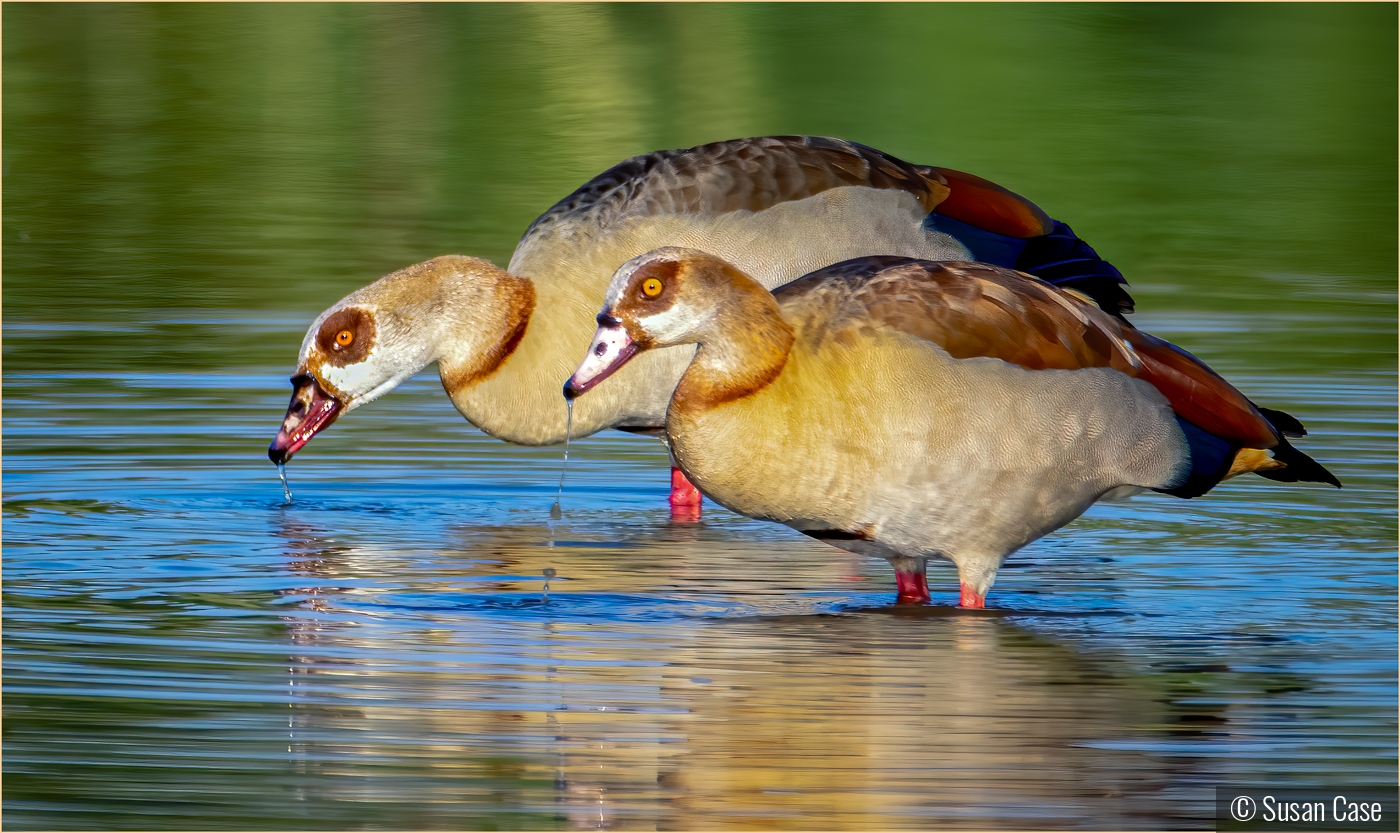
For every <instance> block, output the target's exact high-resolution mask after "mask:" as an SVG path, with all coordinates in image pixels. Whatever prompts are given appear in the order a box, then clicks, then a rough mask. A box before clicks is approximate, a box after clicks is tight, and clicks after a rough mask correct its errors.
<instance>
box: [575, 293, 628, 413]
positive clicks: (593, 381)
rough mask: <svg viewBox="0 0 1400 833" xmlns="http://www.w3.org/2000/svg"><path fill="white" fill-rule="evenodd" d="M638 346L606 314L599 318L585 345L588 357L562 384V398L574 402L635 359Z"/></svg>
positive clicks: (618, 323) (617, 322) (616, 321)
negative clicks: (588, 342) (590, 338)
mask: <svg viewBox="0 0 1400 833" xmlns="http://www.w3.org/2000/svg"><path fill="white" fill-rule="evenodd" d="M637 352H638V348H637V345H636V344H635V343H634V342H633V341H632V337H631V336H629V335H627V330H625V329H623V327H622V322H621V321H618V320H617V319H616V318H613V317H612V316H611V315H608V314H607V313H600V314H599V315H598V332H596V333H594V334H593V343H592V344H589V345H588V355H587V356H585V357H584V359H583V362H582V363H581V364H580V365H579V366H578V370H575V371H574V375H572V376H570V377H569V381H567V382H565V383H564V398H565V399H574V398H577V397H579V396H581V395H583V394H584V393H586V392H587V391H589V390H592V389H593V387H594V386H595V385H597V384H598V383H599V382H601V381H603V380H604V379H606V378H608V377H609V376H611V375H613V374H614V373H616V372H617V371H618V368H620V367H622V366H623V365H624V364H627V362H628V361H629V360H630V359H631V358H632V357H633V356H635V355H637Z"/></svg>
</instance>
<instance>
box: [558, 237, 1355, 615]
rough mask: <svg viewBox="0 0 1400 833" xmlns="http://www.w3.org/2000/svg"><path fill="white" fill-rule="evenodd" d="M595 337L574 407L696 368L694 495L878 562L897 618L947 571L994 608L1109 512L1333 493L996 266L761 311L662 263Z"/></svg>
mask: <svg viewBox="0 0 1400 833" xmlns="http://www.w3.org/2000/svg"><path fill="white" fill-rule="evenodd" d="M598 322H599V326H598V329H597V332H596V334H595V336H594V340H593V343H592V345H591V347H590V349H589V352H588V353H587V355H586V357H585V359H584V360H583V363H582V364H581V365H579V367H578V370H577V371H576V372H575V373H574V375H573V376H572V377H571V378H570V380H569V381H568V383H566V386H565V396H567V397H571V398H572V397H578V396H580V394H582V393H584V392H585V391H589V390H591V389H593V388H594V387H595V386H597V385H598V384H599V382H601V381H602V380H603V379H606V378H607V377H608V376H609V375H611V374H613V373H614V372H616V371H617V370H618V369H619V368H621V367H623V366H624V365H626V364H627V363H628V362H629V361H633V360H634V359H633V356H636V357H637V358H638V359H645V358H646V356H647V355H648V354H649V352H650V351H652V350H657V349H667V348H675V347H677V346H680V345H690V344H698V345H699V349H698V350H697V351H696V352H695V353H694V355H693V357H692V358H691V360H690V362H689V365H688V366H687V368H686V370H685V373H684V375H683V376H682V377H681V380H680V383H679V385H678V386H677V387H676V390H675V395H674V397H673V398H672V400H671V404H670V407H669V410H668V413H667V418H666V433H667V436H668V437H669V439H670V443H671V451H672V454H673V455H674V457H675V460H676V461H677V462H678V463H679V464H680V466H681V468H682V470H683V471H684V472H685V474H686V475H687V476H688V477H689V478H690V480H691V482H692V483H694V484H695V485H697V486H698V487H699V488H700V490H701V491H702V492H703V493H704V494H706V495H708V496H709V497H710V498H712V499H713V500H715V501H716V502H718V503H719V504H721V505H723V506H726V507H728V508H730V509H732V510H734V511H736V512H739V513H742V514H744V515H748V516H749V517H753V518H759V519H763V520H771V521H778V522H779V523H784V524H787V525H788V526H791V527H793V528H794V529H797V530H800V531H801V532H804V533H806V534H808V535H811V536H813V537H816V538H819V539H822V540H824V541H827V542H829V543H831V544H833V545H834V546H837V547H839V548H841V549H845V550H850V551H853V552H862V553H869V554H873V555H879V556H882V557H884V558H887V559H889V560H890V562H891V563H892V564H893V565H894V567H895V570H896V575H897V579H898V585H899V597H898V598H899V600H900V601H905V602H923V601H927V600H928V589H927V581H926V579H925V566H926V563H927V559H928V558H930V557H935V556H938V557H943V558H947V559H949V560H951V561H952V562H953V563H954V564H955V565H957V568H958V575H959V578H960V581H961V584H962V593H961V604H962V605H963V606H965V607H982V606H983V603H984V599H985V597H986V594H987V590H988V589H989V588H990V587H991V586H992V581H993V579H994V578H995V577H996V573H997V570H998V568H1000V566H1001V564H1002V562H1003V561H1004V560H1005V559H1006V557H1007V556H1008V555H1010V554H1011V553H1012V552H1014V551H1016V550H1017V549H1019V548H1020V547H1022V546H1024V545H1026V544H1027V543H1029V542H1031V541H1034V540H1036V539H1037V538H1040V537H1041V536H1043V535H1045V534H1047V533H1049V532H1051V531H1053V530H1055V529H1058V528H1060V527H1061V526H1064V525H1065V524H1067V523H1069V522H1070V521H1072V520H1074V519H1075V518H1077V517H1079V515H1080V514H1082V513H1083V512H1084V511H1085V510H1086V509H1088V508H1089V506H1090V505H1092V504H1093V503H1094V502H1095V501H1097V500H1100V499H1102V498H1106V497H1125V496H1128V495H1129V494H1135V493H1137V492H1140V491H1143V490H1146V489H1154V490H1157V491H1161V492H1166V493H1168V494H1173V495H1177V496H1180V497H1195V496H1197V495H1201V494H1204V493H1205V492H1206V491H1207V490H1209V489H1210V488H1212V487H1213V486H1215V485H1216V484H1217V483H1219V482H1220V481H1221V480H1223V479H1225V478H1227V477H1233V476H1235V475H1238V474H1243V473H1245V472H1257V473H1258V474H1261V475H1263V476H1264V477H1267V478H1270V479H1273V480H1282V481H1297V480H1309V481H1318V482H1323V483H1330V484H1332V485H1334V486H1340V485H1341V484H1340V483H1338V482H1337V479H1336V478H1335V477H1333V476H1332V474H1331V473H1330V472H1328V471H1327V470H1326V469H1325V468H1323V467H1322V466H1321V465H1319V464H1318V463H1317V462H1315V461H1314V460H1312V459H1311V458H1310V457H1308V456H1307V455H1306V454H1304V453H1303V452H1301V451H1299V450H1297V449H1296V448H1294V447H1293V446H1292V445H1290V444H1289V443H1288V441H1287V440H1286V439H1285V438H1284V433H1289V434H1292V435H1295V436H1296V435H1300V434H1301V433H1303V429H1302V426H1301V425H1300V424H1298V422H1297V420H1294V419H1293V418H1292V417H1290V416H1288V415H1286V414H1282V413H1279V412H1274V411H1267V412H1264V413H1261V411H1260V410H1258V409H1256V408H1255V407H1254V406H1253V405H1252V404H1251V403H1250V402H1249V400H1248V399H1246V398H1245V397H1244V396H1243V395H1242V394H1241V393H1240V392H1239V391H1238V390H1236V389H1235V388H1234V387H1232V386H1231V385H1230V384H1229V383H1228V382H1226V381H1225V380H1224V379H1223V378H1221V377H1220V376H1218V375H1217V374H1216V373H1215V372H1213V371H1212V370H1211V369H1210V368H1208V367H1206V366H1205V365H1204V364H1202V363H1201V362H1200V361H1199V360H1198V359H1196V358H1195V357H1193V356H1191V355H1190V354H1189V353H1187V352H1185V351H1184V350H1181V349H1180V348H1177V347H1175V346H1173V345H1171V344H1169V343H1167V342H1165V341H1162V340H1161V339H1158V338H1154V337H1153V336H1150V335H1148V334H1147V333H1144V332H1142V331H1140V330H1137V329H1134V328H1133V327H1132V326H1130V325H1127V324H1125V323H1123V322H1122V321H1120V320H1118V319H1116V318H1114V317H1113V316H1110V315H1108V314H1106V313H1104V312H1103V311H1101V310H1100V309H1098V308H1097V307H1096V306H1094V305H1093V304H1090V303H1086V302H1084V301H1083V300H1081V299H1080V298H1078V297H1076V296H1075V295H1072V294H1070V293H1068V292H1063V291H1061V290H1059V289H1057V288H1055V287H1053V286H1051V285H1049V284H1047V283H1045V282H1043V281H1041V280H1039V279H1037V278H1034V277H1031V276H1029V275H1026V274H1022V273H1019V272H1014V271H1011V270H1008V269H1002V268H999V267H995V266H989V265H987V264H981V263H933V262H929V261H924V260H915V259H911V258H904V257H865V258H858V259H855V260H849V261H846V262H844V263H838V264H835V265H833V266H829V267H827V268H825V269H821V270H819V271H817V272H814V273H812V274H810V275H807V276H806V277H803V278H801V279H799V280H796V281H793V282H792V283H789V284H787V285H786V286H784V287H782V288H781V289H779V290H778V291H777V292H775V293H769V292H768V291H767V290H766V289H765V288H764V287H763V285H762V284H760V283H759V282H758V281H756V280H754V279H753V278H751V277H749V276H748V275H747V274H745V273H744V272H743V271H742V270H741V269H739V268H737V267H735V266H733V265H731V264H730V263H728V262H726V261H724V260H722V259H720V258H718V257H715V256H713V255H710V254H706V253H703V252H699V251H695V250H691V249H681V248H664V249H660V250H658V251H655V252H651V253H648V254H646V255H642V256H640V257H638V258H636V259H634V260H632V261H629V262H628V263H626V264H624V265H623V266H622V267H621V268H620V269H619V270H618V272H617V274H616V276H615V277H614V278H613V281H612V284H611V286H609V288H608V293H607V297H606V300H605V303H604V306H603V310H602V312H601V313H600V314H599V315H598ZM600 389H601V388H600ZM591 396H592V394H589V395H588V396H584V397H582V398H581V399H579V400H578V401H579V403H583V402H586V401H587V400H588V399H589V398H590V397H591ZM1265 413H1267V414H1269V416H1268V417H1266V416H1265ZM1271 420H1272V421H1271Z"/></svg>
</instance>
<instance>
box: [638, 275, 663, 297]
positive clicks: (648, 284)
mask: <svg viewBox="0 0 1400 833" xmlns="http://www.w3.org/2000/svg"><path fill="white" fill-rule="evenodd" d="M664 288H665V285H664V284H662V283H661V281H659V280H657V279H656V278H647V279H646V280H644V281H642V294H643V295H645V296H647V297H648V298H655V297H656V296H657V295H660V294H661V290H662V289H664Z"/></svg>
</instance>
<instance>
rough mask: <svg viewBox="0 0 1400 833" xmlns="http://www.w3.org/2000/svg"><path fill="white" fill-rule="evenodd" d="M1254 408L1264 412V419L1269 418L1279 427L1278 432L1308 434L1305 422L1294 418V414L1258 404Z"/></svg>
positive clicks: (1298, 434) (1286, 435)
mask: <svg viewBox="0 0 1400 833" xmlns="http://www.w3.org/2000/svg"><path fill="white" fill-rule="evenodd" d="M1250 404H1251V405H1253V404H1254V403H1252V402H1251V403H1250ZM1254 408H1255V410H1257V411H1259V413H1261V414H1263V415H1264V419H1267V420H1268V421H1269V424H1270V425H1272V426H1274V428H1276V429H1278V432H1279V433H1280V434H1282V435H1284V436H1285V437H1306V436H1307V435H1308V429H1306V428H1304V427H1303V423H1301V422H1299V421H1298V420H1297V419H1294V417H1293V415H1292V414H1285V413H1284V412H1283V411H1275V410H1274V409H1273V408H1260V407H1259V406H1258V405H1254Z"/></svg>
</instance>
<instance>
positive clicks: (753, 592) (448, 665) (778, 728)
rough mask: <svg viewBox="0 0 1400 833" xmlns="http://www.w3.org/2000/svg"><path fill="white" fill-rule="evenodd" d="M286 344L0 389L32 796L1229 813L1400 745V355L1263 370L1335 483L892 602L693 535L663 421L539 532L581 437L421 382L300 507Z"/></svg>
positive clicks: (829, 566) (742, 544)
mask: <svg viewBox="0 0 1400 833" xmlns="http://www.w3.org/2000/svg"><path fill="white" fill-rule="evenodd" d="M1142 318H1147V317H1146V316H1144V317H1142ZM1174 321H1175V319H1173V318H1170V317H1168V318H1163V319H1161V320H1160V321H1159V322H1158V323H1159V325H1160V326H1158V327H1156V328H1155V329H1156V330H1157V331H1159V332H1164V333H1169V332H1170V331H1171V330H1172V328H1173V326H1174ZM217 323H218V325H219V326H221V327H243V326H253V325H254V323H255V322H252V321H245V320H240V319H236V318H235V319H219V320H218V322H217ZM298 323H299V322H293V321H290V320H288V321H285V322H281V323H279V324H277V325H276V326H278V327H285V328H286V333H285V335H287V336H289V337H290V336H293V335H295V333H296V331H297V330H299V326H297V325H298ZM1141 323H1144V325H1146V324H1147V323H1150V319H1148V320H1146V321H1142V322H1141ZM1178 323H1179V322H1178ZM1253 323H1254V324H1255V325H1256V326H1252V327H1248V328H1246V329H1247V330H1248V331H1249V332H1252V333H1255V334H1256V335H1257V334H1260V333H1267V332H1268V329H1269V325H1268V322H1265V321H1259V322H1253ZM174 326H175V325H174V324H173V323H171V322H161V321H153V322H147V323H145V324H139V325H132V326H131V327H130V330H131V332H132V336H133V338H137V339H142V338H151V339H154V338H158V337H159V332H160V331H162V330H168V329H170V328H172V327H174ZM1183 326H1184V325H1183ZM31 332H36V331H35V330H30V329H26V328H23V327H20V328H15V329H14V330H13V331H11V332H10V333H8V334H7V335H8V338H9V339H12V340H13V339H24V338H27V337H31V336H30V333H31ZM1174 337H1176V338H1178V339H1182V338H1191V337H1192V336H1191V334H1190V333H1189V332H1183V333H1179V334H1175V336H1174ZM1196 337H1198V338H1203V339H1205V340H1203V341H1202V344H1203V345H1205V346H1206V347H1209V346H1210V344H1211V343H1212V342H1210V341H1209V339H1208V338H1205V336H1203V335H1201V334H1198V335H1197V336H1196ZM284 373H285V371H284V370H281V369H279V368H272V367H267V368H252V369H245V370H241V371H238V372H228V373H207V372H206V373H180V372H169V373H138V372H132V373H94V374H90V375H85V374H82V373H80V372H77V371H68V372H55V373H26V374H19V373H17V374H12V375H8V376H7V377H6V406H7V407H6V412H5V428H6V456H5V522H4V523H5V659H6V662H5V695H6V697H5V708H6V722H5V759H6V764H5V766H6V776H7V778H6V785H7V787H6V803H7V810H6V812H7V818H8V820H9V823H10V824H11V825H15V826H19V827H46V828H54V827H87V828H93V827H117V828H126V827H133V828H134V827H144V828H151V827H164V826H199V827H214V828H243V827H250V826H269V825H270V826H287V825H290V826H294V827H308V826H309V827H325V828H337V827H358V826H360V825H362V824H370V825H389V826H399V825H403V826H461V827H470V826H477V825H485V824H491V825H498V826H507V827H550V828H552V827H558V826H561V825H562V826H567V827H573V826H580V825H584V826H592V825H594V824H603V825H605V826H612V825H618V826H632V825H645V826H648V827H649V826H651V825H653V824H658V825H680V824H684V823H687V822H690V821H693V820H695V819H698V818H702V817H703V818H705V819H706V820H707V821H708V822H709V823H713V824H721V823H724V824H733V825H739V826H752V825H766V824H769V823H774V824H778V823H781V824H783V825H787V824H793V825H799V826H800V825H802V824H806V823H809V822H810V821H811V820H812V819H823V820H830V822H831V823H832V824H833V825H837V826H848V825H849V826H858V827H870V826H879V827H887V826H892V827H910V826H913V827H917V826H924V825H933V824H937V825H945V824H946V825H951V826H969V827H983V826H989V825H991V826H997V825H1004V826H1028V825H1029V826H1041V825H1045V826H1052V827H1062V826H1066V825H1070V826H1094V827H1098V826H1112V827H1140V826H1141V827H1162V826H1173V827H1175V826H1188V827H1206V826H1209V825H1210V821H1209V819H1210V815H1211V812H1212V809H1211V806H1210V804H1209V802H1210V800H1211V797H1212V796H1213V787H1214V786H1215V785H1216V784H1219V783H1221V782H1229V781H1231V780H1232V779H1234V780H1236V781H1249V780H1252V779H1253V780H1257V779H1259V778H1260V777H1261V776H1264V775H1267V777H1268V778H1269V779H1271V782H1272V783H1278V782H1281V781H1286V782H1296V783H1299V784H1338V785H1350V784H1357V783H1388V782H1389V781H1388V779H1390V778H1391V775H1392V774H1393V773H1394V771H1395V765H1396V762H1395V734H1396V733H1395V728H1396V727H1395V711H1396V686H1395V680H1396V650H1395V641H1394V630H1395V624H1396V617H1395V612H1396V607H1395V604H1396V575H1395V548H1394V532H1395V510H1394V495H1395V470H1394V457H1395V439H1394V436H1395V435H1394V414H1395V387H1394V378H1393V376H1391V375H1387V374H1366V373H1351V374H1339V375H1335V376H1331V377H1313V378H1306V377H1305V378H1298V377H1296V376H1290V377H1288V378H1283V377H1276V376H1269V375H1264V374H1257V373H1256V374H1252V375H1251V374H1236V375H1235V376H1234V378H1235V380H1236V381H1237V383H1239V384H1240V385H1241V387H1242V388H1244V389H1245V390H1246V391H1247V392H1249V393H1250V395H1251V396H1253V397H1254V398H1256V399H1257V400H1258V401H1261V402H1267V403H1269V404H1271V405H1275V406H1280V407H1284V408H1286V409H1289V410H1292V411H1293V412H1294V413H1296V414H1299V415H1300V416H1302V417H1303V418H1304V419H1305V421H1306V422H1307V424H1308V425H1309V427H1310V429H1311V430H1312V432H1313V435H1312V436H1311V437H1309V438H1307V439H1305V440H1304V441H1302V442H1303V443H1304V444H1305V445H1306V447H1307V448H1308V449H1309V450H1310V451H1312V452H1313V453H1314V454H1316V456H1317V457H1318V459H1320V460H1322V461H1324V462H1325V463H1326V464H1327V465H1328V466H1329V467H1331V468H1332V470H1333V471H1334V472H1336V473H1337V475H1338V476H1339V477H1340V478H1341V479H1342V480H1343V481H1344V482H1345V483H1346V486H1347V488H1345V489H1343V490H1340V491H1337V490H1329V489H1324V488H1321V487H1316V486H1311V485H1281V484H1273V483H1269V482H1266V481H1263V480H1261V479H1258V478H1239V479H1237V480H1234V481H1231V482H1229V483H1227V484H1225V485H1224V486H1222V487H1221V488H1219V489H1217V490H1216V491H1215V492H1213V493H1212V494H1211V495H1210V496H1208V497H1206V498H1204V499H1199V500H1194V501H1190V502H1185V501H1179V500H1175V499H1171V498H1167V497H1164V496H1157V495H1147V496H1142V497H1139V498H1135V499H1133V500H1132V501H1129V502H1127V503H1123V504H1112V505H1107V504H1106V505H1101V506H1099V507H1096V508H1095V509H1094V510H1093V511H1091V512H1090V513H1089V514H1088V515H1087V516H1085V518H1083V519H1081V520H1080V521H1078V522H1076V523H1075V524H1073V525H1071V526H1070V527H1068V528H1067V529H1065V530H1063V531H1061V532H1059V533H1056V534H1054V535H1052V536H1050V537H1049V538H1047V539H1045V540H1042V541H1040V542H1038V543H1036V544H1034V545H1032V546H1031V547H1028V548H1027V549H1026V550H1024V551H1023V552H1022V553H1020V554H1018V555H1017V556H1016V557H1015V558H1014V559H1013V560H1012V561H1011V562H1010V563H1009V564H1008V565H1007V567H1006V569H1005V570H1004V571H1003V572H1002V576H1001V578H1000V579H999V581H998V583H997V585H996V587H995V589H994V590H993V593H992V596H991V601H992V603H993V604H994V605H995V608H996V609H994V610H991V611H988V612H986V613H983V614H975V613H962V612H959V611H957V610H956V609H954V608H953V607H952V605H953V604H954V602H955V599H956V596H955V588H956V580H955V576H954V574H953V571H952V570H951V568H948V567H944V566H935V567H934V568H933V569H932V570H931V573H930V584H931V585H932V587H933V590H934V596H935V603H936V605H935V606H934V607H932V608H928V609H926V610H922V611H911V610H901V609H895V608H893V607H891V606H890V602H891V600H892V595H893V582H892V576H891V574H890V570H889V568H888V566H887V565H885V564H884V563H883V562H881V561H877V560H872V559H864V558H860V557H857V556H853V555H849V554H846V553H842V552H840V551H837V550H834V549H829V548H826V547H825V546H823V545H821V544H818V543H816V542H814V541H811V540H809V539H805V538H803V537H801V536H799V535H797V534H796V533H792V532H790V531H788V530H786V529H785V528H782V527H778V526H773V525H765V524H760V523H757V522H753V521H749V520H747V519H744V518H740V517H737V516H735V515H732V514H730V513H728V512H725V511H724V510H721V509H718V508H716V507H714V506H713V505H707V507H706V510H705V516H704V520H703V522H702V523H699V524H687V523H672V522H671V521H670V520H669V518H668V511H667V508H666V505H665V492H666V486H667V465H666V456H665V452H664V450H663V449H662V447H661V446H660V444H659V443H657V442H655V441H654V440H648V439H644V438H636V437H630V436H626V435H620V434H614V435H609V434H603V435H598V436H595V437H592V438H589V439H586V440H582V441H576V442H575V444H574V446H573V454H572V457H573V460H572V461H571V465H570V472H569V479H568V484H567V487H566V490H565V492H564V499H563V517H562V518H561V519H559V520H557V521H556V520H551V519H550V517H549V508H550V505H551V504H552V502H553V500H554V497H555V489H556V486H557V477H558V473H559V465H560V462H561V456H562V455H561V449H559V448H553V449H525V448H519V447H514V446H508V445H505V444H502V443H499V442H497V441H494V440H491V439H489V438H487V437H484V436H482V435H481V434H479V433H478V432H476V431H475V430H474V429H472V428H471V427H470V426H469V425H467V424H466V423H465V422H464V421H462V420H461V419H460V418H459V417H457V415H456V414H455V412H454V411H453V410H452V408H451V405H450V403H449V402H448V401H447V399H446V397H445V396H444V395H443V394H442V391H441V387H440V385H439V384H438V383H437V381H436V380H435V379H434V378H432V377H431V376H430V375H427V374H425V375H422V376H420V377H418V378H416V379H414V380H413V381H411V382H410V383H408V384H407V385H405V386H404V388H403V389H402V390H400V391H398V392H396V393H394V394H392V395H390V396H389V397H387V398H385V399H383V400H381V401H380V402H377V403H374V404H372V405H370V406H367V407H366V408H364V409H363V410H362V411H360V412H357V413H355V414H352V415H350V416H348V417H346V418H344V419H343V420H341V421H340V422H339V423H337V425H335V426H334V427H333V428H332V429H330V430H329V431H327V432H326V433H325V434H324V435H323V436H321V437H318V438H317V439H316V440H315V441H314V442H313V443H312V444H311V445H310V446H308V447H307V448H306V449H305V450H304V451H303V452H302V453H301V454H300V455H298V457H297V458H296V459H295V460H294V461H293V462H292V464H291V465H289V466H288V473H289V477H290V481H291V486H292V489H293V492H294V493H295V496H296V497H295V500H294V501H293V503H291V504H290V505H286V504H285V502H284V499H283V495H282V491H281V486H280V484H279V482H278V479H277V476H276V470H275V469H274V468H273V467H272V466H271V465H270V464H269V463H267V461H266V459H265V458H262V457H261V454H262V451H263V447H264V446H265V444H266V442H267V440H268V438H269V436H270V432H271V431H272V430H273V429H274V428H275V425H276V423H277V421H278V419H279V416H280V412H281V410H282V408H283V407H284V405H285V402H284V399H285V387H284V386H285V382H284V381H283V378H282V376H283V374H284ZM550 567H552V568H554V569H555V570H556V571H557V574H558V575H557V577H556V578H555V579H554V580H553V582H552V586H551V589H550V593H549V596H548V599H547V601H546V600H545V599H543V598H542V595H541V590H542V588H543V573H544V570H545V569H546V568H550ZM153 784H159V790H158V791H154V792H153V790H152V785H153ZM701 808H703V814H704V815H703V816H702V815H696V814H697V813H701V812H702V809H701ZM783 819H786V820H787V821H781V822H780V821H778V820H783ZM410 820H411V821H410Z"/></svg>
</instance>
